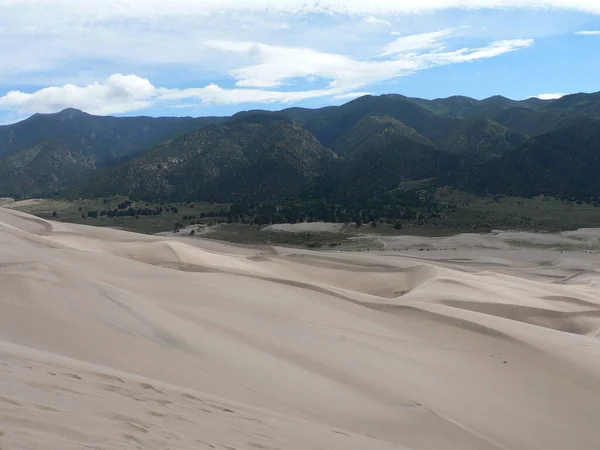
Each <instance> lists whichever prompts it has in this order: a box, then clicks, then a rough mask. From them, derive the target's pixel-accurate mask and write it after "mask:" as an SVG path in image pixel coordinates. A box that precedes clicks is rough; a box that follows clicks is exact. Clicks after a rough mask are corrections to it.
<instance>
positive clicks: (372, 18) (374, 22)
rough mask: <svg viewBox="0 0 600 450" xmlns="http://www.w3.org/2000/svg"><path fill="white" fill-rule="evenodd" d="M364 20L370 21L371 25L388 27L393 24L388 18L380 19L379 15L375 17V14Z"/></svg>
mask: <svg viewBox="0 0 600 450" xmlns="http://www.w3.org/2000/svg"><path fill="white" fill-rule="evenodd" d="M364 22H365V23H368V24H369V25H385V26H386V27H391V26H392V24H391V23H390V22H388V21H387V20H383V19H380V18H379V17H375V16H367V17H365V18H364Z"/></svg>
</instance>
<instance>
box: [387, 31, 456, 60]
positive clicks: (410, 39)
mask: <svg viewBox="0 0 600 450" xmlns="http://www.w3.org/2000/svg"><path fill="white" fill-rule="evenodd" d="M454 33H455V30H454V29H448V30H441V31H435V32H433V33H422V34H414V35H412V36H403V37H400V38H398V39H396V40H395V41H393V42H390V43H389V44H388V45H386V46H385V48H384V49H383V53H382V56H391V55H397V54H399V53H410V52H414V51H416V50H432V49H442V48H443V47H444V46H443V44H442V41H443V39H444V38H447V37H449V36H451V35H452V34H454Z"/></svg>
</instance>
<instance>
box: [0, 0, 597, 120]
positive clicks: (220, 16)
mask: <svg viewBox="0 0 600 450" xmlns="http://www.w3.org/2000/svg"><path fill="white" fill-rule="evenodd" d="M596 91H600V0H318V1H314V0H276V1H274V0H243V1H242V0H168V1H167V0H0V124H8V123H12V122H15V121H18V120H21V119H23V118H26V117H28V116H30V115H32V114H34V113H51V112H57V111H60V110H62V109H65V108H68V107H73V108H78V109H81V110H83V111H86V112H89V113H92V114H99V115H118V116H121V115H150V116H209V115H230V114H232V113H235V112H237V111H240V110H248V109H257V108H260V109H283V108H286V107H290V106H304V107H311V108H312V107H320V106H326V105H338V104H342V103H345V102H347V101H350V100H352V99H353V98H356V97H358V96H361V95H365V94H372V95H379V94H385V93H398V94H403V95H407V96H411V97H422V98H428V99H433V98H439V97H448V96H451V95H465V96H470V97H474V98H477V99H483V98H486V97H490V96H492V95H503V96H505V97H509V98H513V99H525V98H529V97H535V96H537V97H540V98H557V97H560V96H561V95H565V94H570V93H577V92H596Z"/></svg>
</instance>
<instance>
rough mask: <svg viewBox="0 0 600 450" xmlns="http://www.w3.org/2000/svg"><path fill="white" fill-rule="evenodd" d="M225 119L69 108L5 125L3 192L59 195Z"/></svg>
mask: <svg viewBox="0 0 600 450" xmlns="http://www.w3.org/2000/svg"><path fill="white" fill-rule="evenodd" d="M222 120H223V119H220V118H215V117H206V118H200V119H194V118H190V117H184V118H172V117H162V118H152V117H102V116H93V115H90V114H86V113H84V112H82V111H78V110H76V109H67V110H64V111H61V112H59V113H56V114H36V115H34V116H32V117H30V118H29V119H27V120H24V121H22V122H19V123H17V124H14V125H7V126H2V127H0V175H1V176H2V178H1V179H0V192H1V193H2V195H10V196H16V197H23V196H43V195H53V194H55V193H58V192H60V191H61V190H63V189H65V188H68V187H71V186H74V185H75V184H77V183H79V182H82V181H84V180H85V179H86V178H87V177H88V176H89V175H90V174H91V173H93V172H94V171H95V170H96V169H97V168H98V167H100V166H103V165H107V164H112V163H115V162H116V161H119V160H121V159H123V158H127V157H133V156H135V155H136V154H138V153H140V152H142V151H143V150H146V149H149V148H151V147H153V146H156V145H157V144H159V143H160V142H163V141H165V140H167V139H172V138H174V137H180V136H181V135H184V134H186V133H189V132H190V131H192V130H196V129H199V128H202V127H204V126H206V125H209V124H212V123H218V122H220V121H222Z"/></svg>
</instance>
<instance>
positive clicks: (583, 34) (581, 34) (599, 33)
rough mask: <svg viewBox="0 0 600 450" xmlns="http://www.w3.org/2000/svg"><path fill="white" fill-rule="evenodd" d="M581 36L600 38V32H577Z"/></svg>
mask: <svg viewBox="0 0 600 450" xmlns="http://www.w3.org/2000/svg"><path fill="white" fill-rule="evenodd" d="M575 34H578V35H579V36H600V30H587V31H576V32H575Z"/></svg>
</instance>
